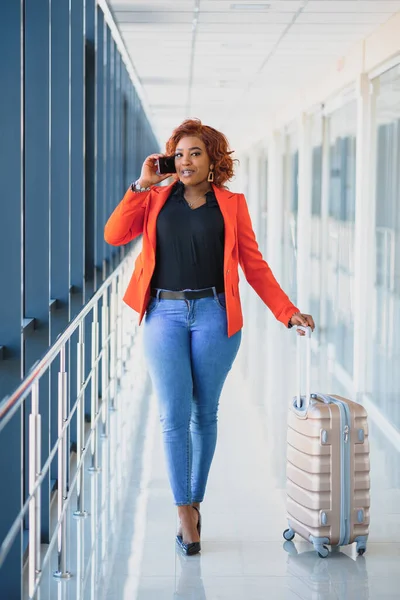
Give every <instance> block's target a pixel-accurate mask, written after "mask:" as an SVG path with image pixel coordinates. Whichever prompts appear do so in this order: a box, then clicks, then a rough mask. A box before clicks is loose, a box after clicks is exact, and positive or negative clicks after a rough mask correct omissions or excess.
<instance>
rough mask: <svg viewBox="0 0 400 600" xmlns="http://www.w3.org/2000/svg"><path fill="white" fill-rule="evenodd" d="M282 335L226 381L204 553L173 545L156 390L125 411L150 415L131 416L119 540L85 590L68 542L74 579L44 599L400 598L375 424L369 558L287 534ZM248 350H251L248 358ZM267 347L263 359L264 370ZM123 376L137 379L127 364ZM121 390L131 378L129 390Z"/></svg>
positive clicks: (390, 470) (398, 506)
mask: <svg viewBox="0 0 400 600" xmlns="http://www.w3.org/2000/svg"><path fill="white" fill-rule="evenodd" d="M278 331H280V335H279V336H277V338H276V343H275V341H274V343H273V346H272V354H271V352H269V354H268V353H267V354H265V355H264V350H265V347H264V348H263V350H262V352H261V350H259V351H258V353H257V349H255V348H252V346H251V344H249V341H248V339H247V340H246V339H245V340H244V344H243V345H242V348H241V350H240V352H239V355H238V358H237V361H236V362H235V365H234V368H233V370H232V372H231V373H230V375H229V377H228V380H227V383H226V386H225V388H224V391H223V395H222V398H221V404H220V415H219V438H218V445H217V451H216V455H215V459H214V462H213V465H212V470H211V474H210V478H209V484H208V490H207V496H206V500H205V502H204V503H203V506H202V516H203V528H202V552H201V555H198V556H194V557H189V558H187V557H184V556H182V554H181V553H180V551H179V550H178V549H177V548H176V546H175V532H176V528H177V518H176V509H175V507H174V505H173V501H172V496H171V492H170V489H169V484H168V481H167V477H166V471H165V464H164V456H163V451H162V443H161V433H160V428H159V423H158V417H157V407H156V400H155V398H154V397H152V396H149V397H147V398H145V399H144V402H143V401H142V408H141V409H140V410H139V407H138V408H137V409H135V411H133V412H132V413H130V414H131V417H130V418H137V419H139V418H140V419H142V420H143V422H141V423H137V424H136V427H135V431H136V432H137V433H136V434H135V435H133V436H132V444H134V446H135V452H134V453H132V455H131V456H132V458H131V460H132V469H131V472H130V473H129V474H128V475H125V476H124V477H123V481H122V484H123V489H124V494H123V495H122V496H121V495H120V498H122V500H120V503H119V505H118V509H117V512H116V514H115V516H114V518H113V519H111V521H110V523H111V527H109V528H108V531H110V530H114V531H115V532H116V535H115V536H114V541H112V540H110V541H109V542H108V543H107V544H105V546H103V550H101V549H100V548H99V549H98V552H97V567H96V566H95V568H94V571H93V568H92V567H91V568H89V569H88V570H87V572H86V574H84V575H83V576H84V577H85V579H84V581H83V583H82V586H81V590H83V591H82V592H81V593H80V594H79V593H78V592H77V583H76V581H77V573H76V572H75V570H74V565H76V564H77V563H76V557H75V555H74V543H72V544H71V549H70V562H69V564H70V565H71V571H72V575H73V578H72V580H71V581H69V582H67V583H65V584H64V583H63V584H61V585H58V586H55V585H54V583H53V582H52V583H49V586H48V593H44V594H42V597H41V600H47V598H49V599H50V600H53V599H54V598H58V599H61V598H63V599H64V600H67V599H68V600H75V599H79V600H87V599H89V598H90V600H136V599H137V600H173V599H175V600H177V599H178V598H179V599H183V600H228V599H229V600H259V599H260V600H261V599H262V600H266V599H268V600H269V599H270V600H290V599H297V600H298V599H302V600H317V599H318V600H338V599H340V600H364V599H371V600H381V599H393V600H394V599H397V600H399V598H400V476H399V472H400V470H399V464H400V461H399V458H400V457H399V454H398V452H397V451H396V450H395V449H394V448H393V447H392V446H391V445H390V444H389V442H388V441H387V440H386V438H385V436H384V435H383V434H382V433H381V432H380V430H379V429H377V427H376V426H375V425H374V423H372V422H371V423H370V429H371V451H372V454H371V462H372V515H371V521H372V523H371V535H370V539H369V544H368V550H367V553H366V555H365V556H364V557H357V558H356V554H355V548H354V547H348V548H345V549H343V551H342V552H339V553H335V554H333V555H331V556H330V557H329V558H327V559H321V558H319V557H318V556H317V555H316V553H315V552H314V551H313V549H312V546H311V545H310V544H308V543H306V542H302V541H300V540H298V539H297V538H295V540H294V542H295V543H292V542H284V540H283V538H282V531H283V530H284V529H285V527H286V516H285V477H286V475H285V461H286V417H287V404H288V401H289V398H290V397H291V395H292V393H293V392H294V389H293V382H294V376H293V371H294V368H293V366H292V365H293V362H292V361H291V360H288V357H290V356H292V355H293V343H292V341H293V338H289V336H286V337H285V332H284V330H282V329H281V330H278ZM272 333H273V331H272V330H271V332H270V335H272ZM244 352H247V353H249V354H248V355H247V356H246V361H243V358H244ZM260 355H261V357H263V356H266V357H267V356H268V361H269V362H268V364H267V365H266V366H265V371H264V370H263V365H262V358H261V359H260ZM252 357H254V361H256V362H253V358H252ZM244 364H245V365H247V366H246V369H247V377H246V376H245V374H244V368H243V365H244ZM254 365H255V368H256V369H257V370H258V373H259V374H260V378H258V379H257V383H255V379H254V377H253V376H252V374H251V373H252V372H251V369H252V368H253V372H254ZM142 366H143V365H142ZM261 371H262V372H261ZM324 372H325V369H324V368H320V367H319V366H318V365H317V364H315V365H314V374H313V379H314V380H315V381H317V383H315V386H313V387H314V389H324V391H328V392H329V391H333V390H330V389H326V390H325V386H326V385H327V384H326V382H325V380H324V382H323V383H322V377H320V376H319V375H318V373H324ZM127 377H128V378H130V377H132V374H131V372H130V370H129V369H128V373H127ZM260 381H263V384H262V386H263V389H259V387H260V385H261V384H260ZM257 386H258V389H257ZM126 390H129V385H128V386H127V387H126V389H125V391H123V392H122V393H123V394H125V395H126V393H127V392H126ZM128 400H129V398H128ZM127 406H129V404H128V405H127ZM143 406H144V407H145V408H146V410H143ZM128 464H129V462H128ZM125 492H126V493H125ZM87 500H88V503H89V501H90V500H91V496H90V490H88V496H87ZM108 510H109V509H108ZM91 520H92V515H91V516H90V517H89V518H88V519H87V520H86V521H85V524H84V526H83V527H84V528H86V529H85V531H86V532H87V533H86V538H87V545H86V548H85V554H86V555H87V554H88V551H89V546H90V545H91V544H93V540H95V543H96V544H97V547H100V546H101V541H102V537H101V536H102V529H101V527H100V534H99V535H97V536H96V535H95V536H94V537H93V532H92V533H90V528H91V527H93V524H91ZM100 521H101V519H100ZM74 527H75V528H76V525H74ZM106 530H107V529H106ZM85 543H86V542H85ZM86 569H87V567H86ZM102 573H103V576H102ZM49 581H50V580H49Z"/></svg>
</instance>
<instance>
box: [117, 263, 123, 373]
mask: <svg viewBox="0 0 400 600" xmlns="http://www.w3.org/2000/svg"><path fill="white" fill-rule="evenodd" d="M122 297H123V277H122V273H120V275H119V276H118V294H117V302H118V309H117V314H118V320H117V340H118V346H117V373H118V378H119V381H120V380H121V379H122V376H123V366H124V365H123V362H122V336H123V327H122V318H123V303H122Z"/></svg>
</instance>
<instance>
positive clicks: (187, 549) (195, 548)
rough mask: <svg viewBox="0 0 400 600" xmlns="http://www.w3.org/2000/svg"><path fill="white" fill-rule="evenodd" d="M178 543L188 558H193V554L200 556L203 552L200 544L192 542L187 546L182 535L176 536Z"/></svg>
mask: <svg viewBox="0 0 400 600" xmlns="http://www.w3.org/2000/svg"><path fill="white" fill-rule="evenodd" d="M176 543H177V544H178V546H179V547H180V548H181V550H183V552H184V553H185V554H186V556H193V554H198V553H199V552H200V550H201V545H200V542H191V543H190V544H185V542H184V541H183V539H182V537H181V536H180V535H177V536H176Z"/></svg>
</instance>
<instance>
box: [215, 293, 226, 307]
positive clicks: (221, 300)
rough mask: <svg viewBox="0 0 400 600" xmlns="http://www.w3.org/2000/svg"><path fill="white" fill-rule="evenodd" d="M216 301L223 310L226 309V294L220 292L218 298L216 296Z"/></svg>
mask: <svg viewBox="0 0 400 600" xmlns="http://www.w3.org/2000/svg"><path fill="white" fill-rule="evenodd" d="M214 301H215V303H216V304H217V305H218V306H219V307H220V308H222V310H224V311H225V310H226V300H225V294H218V296H217V297H216V298H215V297H214Z"/></svg>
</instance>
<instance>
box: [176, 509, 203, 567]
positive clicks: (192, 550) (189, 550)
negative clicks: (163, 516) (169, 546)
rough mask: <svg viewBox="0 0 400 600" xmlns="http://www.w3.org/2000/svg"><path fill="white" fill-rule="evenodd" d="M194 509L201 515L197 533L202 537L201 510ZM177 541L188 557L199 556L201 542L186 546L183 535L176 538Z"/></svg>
mask: <svg viewBox="0 0 400 600" xmlns="http://www.w3.org/2000/svg"><path fill="white" fill-rule="evenodd" d="M192 508H194V510H197V513H198V515H199V519H198V521H197V531H198V532H199V535H200V533H201V514H200V511H199V509H198V508H197V507H196V506H192ZM176 541H177V544H178V545H179V547H180V548H181V549H182V550H183V552H184V553H185V554H186V556H193V554H198V553H199V552H200V550H201V545H200V542H190V543H189V544H185V542H184V541H183V539H182V536H181V535H177V536H176Z"/></svg>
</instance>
